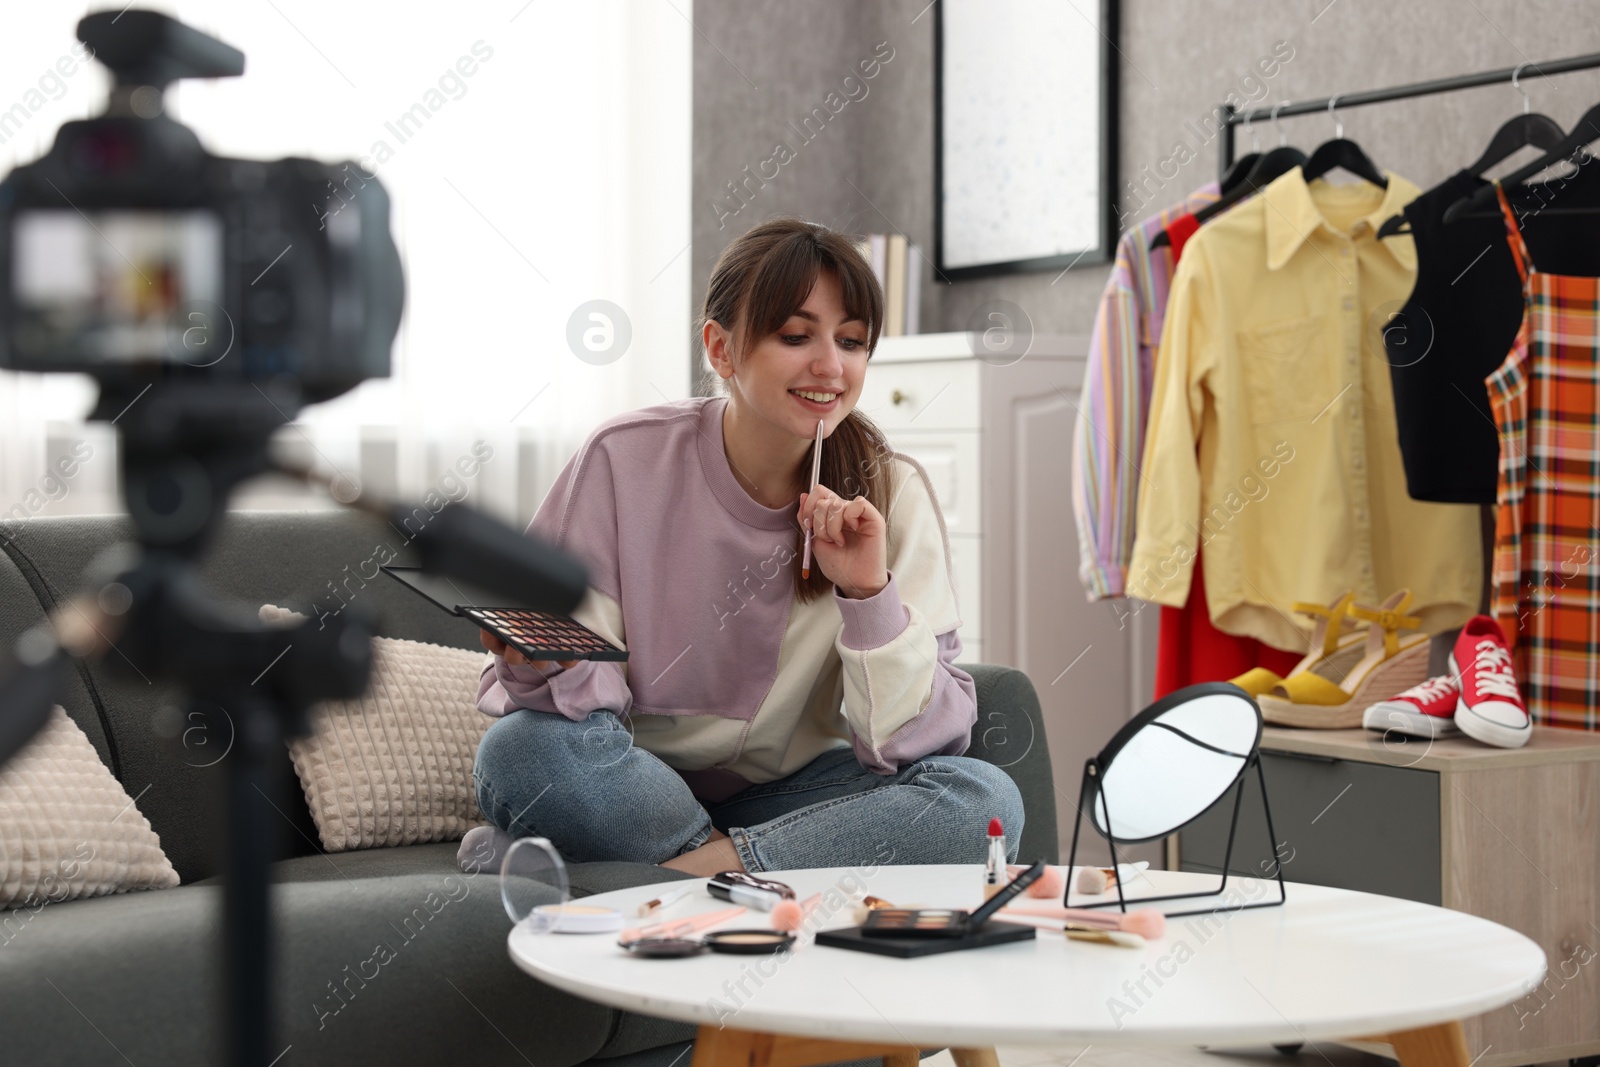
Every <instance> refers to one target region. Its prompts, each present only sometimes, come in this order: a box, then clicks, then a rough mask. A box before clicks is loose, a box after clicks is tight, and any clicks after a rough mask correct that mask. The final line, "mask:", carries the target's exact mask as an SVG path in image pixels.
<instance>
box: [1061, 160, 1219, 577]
mask: <svg viewBox="0 0 1600 1067" xmlns="http://www.w3.org/2000/svg"><path fill="white" fill-rule="evenodd" d="M1217 195H1218V191H1217V185H1216V183H1215V182H1213V183H1211V184H1209V185H1205V186H1202V187H1201V188H1200V189H1197V190H1196V191H1195V192H1193V193H1191V194H1189V197H1188V199H1186V200H1184V201H1183V203H1181V204H1175V205H1174V206H1172V207H1169V208H1167V209H1166V210H1165V211H1162V212H1160V213H1158V214H1156V215H1153V216H1151V217H1150V218H1148V219H1145V220H1144V221H1143V222H1141V223H1139V224H1138V225H1137V226H1135V227H1134V228H1133V229H1131V230H1129V231H1128V232H1127V233H1124V234H1123V235H1122V239H1121V240H1120V241H1118V242H1117V258H1116V262H1115V264H1114V265H1113V266H1112V268H1111V277H1110V279H1108V280H1107V282H1106V288H1105V292H1104V293H1103V294H1102V295H1101V297H1100V307H1099V310H1098V311H1096V313H1095V317H1094V331H1093V332H1092V333H1091V334H1090V336H1089V360H1088V365H1087V366H1086V367H1085V368H1084V375H1083V393H1082V395H1081V397H1080V398H1079V401H1078V424H1077V426H1076V427H1075V428H1074V430H1073V456H1072V511H1073V515H1074V516H1075V517H1076V519H1077V525H1078V554H1079V566H1078V574H1079V577H1081V578H1082V579H1083V587H1084V590H1085V591H1086V592H1087V593H1088V594H1089V599H1090V600H1102V599H1104V598H1106V597H1114V596H1122V595H1124V588H1125V586H1126V583H1127V577H1128V561H1129V560H1130V559H1131V558H1132V556H1133V516H1134V503H1135V499H1134V498H1135V494H1136V492H1137V490H1138V486H1139V467H1140V458H1141V456H1142V454H1143V452H1144V424H1145V418H1146V416H1147V415H1148V414H1149V411H1150V384H1151V382H1152V381H1153V380H1154V378H1155V353H1156V346H1157V345H1159V344H1160V343H1161V325H1162V321H1163V319H1164V318H1165V317H1166V312H1167V289H1168V287H1169V286H1170V285H1171V283H1172V264H1173V259H1172V250H1171V248H1158V249H1156V250H1155V251H1154V252H1152V251H1151V250H1150V241H1151V240H1152V239H1153V238H1154V237H1155V235H1156V234H1158V233H1160V232H1161V231H1163V230H1165V229H1166V228H1167V227H1168V226H1169V225H1171V224H1172V222H1173V221H1174V220H1176V219H1177V218H1178V217H1179V216H1182V215H1185V214H1189V213H1192V212H1196V211H1199V210H1200V209H1201V208H1203V207H1205V206H1206V205H1207V204H1210V203H1213V202H1215V201H1216V199H1217Z"/></svg>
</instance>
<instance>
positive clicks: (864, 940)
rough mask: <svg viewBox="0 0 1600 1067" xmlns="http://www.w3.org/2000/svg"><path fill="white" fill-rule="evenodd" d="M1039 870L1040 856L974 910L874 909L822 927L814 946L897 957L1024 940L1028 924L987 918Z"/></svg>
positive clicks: (1028, 937) (1028, 934)
mask: <svg viewBox="0 0 1600 1067" xmlns="http://www.w3.org/2000/svg"><path fill="white" fill-rule="evenodd" d="M1044 869H1045V865H1044V861H1043V860H1040V861H1039V862H1038V863H1035V864H1034V865H1033V866H1032V867H1029V868H1028V869H1027V870H1025V871H1023V872H1022V873H1021V874H1019V875H1017V876H1016V877H1015V878H1013V879H1012V880H1011V881H1010V882H1008V883H1006V884H1005V885H1004V886H1003V887H1001V888H1000V890H999V891H998V892H996V893H995V894H994V896H992V897H990V898H989V899H988V900H986V901H984V903H983V906H982V907H980V908H978V909H977V910H976V911H971V912H967V911H961V910H958V909H955V908H918V909H911V908H875V909H873V910H872V911H869V912H868V913H867V918H866V921H865V922H863V923H862V924H861V925H860V926H851V927H846V928H844V929H841V930H823V931H821V932H820V933H818V934H817V939H816V941H817V944H819V945H828V946H830V947H832V948H847V949H852V950H854V951H856V952H874V953H877V954H878V955H881V956H896V957H899V958H900V959H910V958H912V957H915V956H931V955H933V954H934V953H938V952H956V951H959V950H961V949H968V948H982V947H984V946H985V945H999V944H1004V943H1006V942H1009V941H1029V940H1032V939H1033V937H1034V929H1033V927H1031V926H1023V925H1021V924H1019V923H1006V922H992V921H990V919H991V916H993V915H994V913H995V912H997V911H999V910H1000V909H1001V908H1003V907H1005V905H1006V904H1007V903H1009V902H1010V901H1011V900H1012V899H1014V898H1015V897H1016V896H1017V894H1018V893H1021V892H1022V891H1023V890H1024V889H1026V888H1027V887H1028V886H1030V885H1032V884H1033V883H1034V882H1036V881H1038V880H1039V878H1040V876H1041V875H1043V874H1044Z"/></svg>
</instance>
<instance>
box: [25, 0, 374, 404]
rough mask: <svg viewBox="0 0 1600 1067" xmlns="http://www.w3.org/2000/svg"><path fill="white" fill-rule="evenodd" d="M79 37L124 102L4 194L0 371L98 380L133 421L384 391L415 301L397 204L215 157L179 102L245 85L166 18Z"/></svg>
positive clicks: (300, 166)
mask: <svg viewBox="0 0 1600 1067" xmlns="http://www.w3.org/2000/svg"><path fill="white" fill-rule="evenodd" d="M78 36H79V38H80V39H81V40H82V41H83V42H84V43H85V44H87V45H88V46H89V48H90V49H92V51H93V53H94V57H95V58H96V59H97V60H99V61H100V62H101V63H103V64H104V65H105V66H106V67H108V68H109V69H110V70H111V72H112V75H113V77H114V79H115V84H114V86H113V88H112V90H111V95H110V100H109V103H108V106H107V108H106V112H105V114H103V115H101V116H99V117H96V118H90V119H84V120H81V121H77V122H69V123H66V124H65V125H63V126H62V127H61V129H60V131H59V132H58V133H57V135H56V140H55V144H54V145H53V146H52V147H51V149H50V152H49V154H48V155H46V156H45V157H44V158H42V159H40V160H38V161H37V162H35V163H32V164H29V165H26V166H22V167H18V168H17V169H16V170H14V171H13V172H12V173H11V174H9V175H8V176H7V177H6V179H5V180H4V182H0V327H3V328H0V367H4V368H8V369H11V370H19V371H78V372H82V373H87V374H91V375H93V376H94V377H95V378H96V379H97V380H98V381H99V382H100V383H101V386H102V392H103V394H107V395H109V397H110V399H112V400H118V401H121V402H126V399H127V398H128V397H129V396H131V395H133V394H136V393H137V392H139V391H140V390H142V389H143V388H144V387H145V386H146V385H148V384H150V383H151V382H157V381H168V382H178V381H190V382H194V381H204V382H208V383H212V384H213V385H222V384H224V383H226V384H227V385H231V386H239V385H247V384H248V383H264V382H267V381H277V382H279V383H285V382H288V381H290V380H292V381H293V382H294V383H295V390H294V391H295V392H296V393H297V394H298V397H299V402H303V403H313V402H316V401H319V400H326V399H328V398H330V397H334V396H338V395H339V394H340V393H343V392H345V391H347V390H349V389H350V388H352V387H353V386H355V385H357V384H359V383H360V382H362V381H364V380H365V379H368V378H375V377H387V376H388V374H389V350H390V346H391V345H392V343H393V340H394V336H395V332H396V330H397V329H398V328H399V323H400V311H401V307H402V305H403V303H404V292H405V287H404V281H403V279H402V275H401V270H400V255H399V252H398V251H397V249H396V248H395V244H394V241H393V239H392V238H391V237H390V234H389V197H388V194H387V193H386V192H385V191H384V188H383V186H382V184H381V183H379V182H378V181H377V180H376V179H375V178H374V177H373V176H371V175H370V174H364V173H363V172H362V171H361V169H360V168H359V166H356V165H354V164H344V165H339V164H329V163H323V162H319V161H316V160H311V159H292V158H291V159H280V160H275V161H260V160H249V159H227V158H224V157H222V156H216V155H212V154H211V153H209V152H207V151H206V150H205V148H204V147H203V146H202V145H201V143H200V139H199V138H198V137H196V136H195V134H194V131H192V130H191V129H189V128H188V127H187V126H184V125H182V124H181V123H179V122H177V121H175V120H174V119H172V118H170V117H168V116H167V115H166V114H165V112H164V108H163V94H164V92H165V90H166V88H167V86H168V85H170V84H171V83H172V82H174V81H176V80H178V79H180V78H222V77H231V76H236V75H239V74H241V73H243V71H244V53H243V52H241V51H239V50H238V49H236V48H233V47H231V46H229V45H227V44H224V43H223V42H222V41H219V40H217V39H216V38H213V37H210V36H207V35H206V34H204V33H201V32H199V31H198V30H195V29H192V28H190V27H188V26H186V25H184V24H183V23H180V22H177V21H176V20H174V19H171V18H169V17H168V16H166V15H163V14H160V13H158V12H154V11H123V12H120V13H118V12H114V11H105V12H99V13H96V14H91V15H88V16H86V17H85V18H84V19H83V20H82V21H81V22H79V23H78ZM295 402H296V401H294V400H293V399H291V400H290V403H295Z"/></svg>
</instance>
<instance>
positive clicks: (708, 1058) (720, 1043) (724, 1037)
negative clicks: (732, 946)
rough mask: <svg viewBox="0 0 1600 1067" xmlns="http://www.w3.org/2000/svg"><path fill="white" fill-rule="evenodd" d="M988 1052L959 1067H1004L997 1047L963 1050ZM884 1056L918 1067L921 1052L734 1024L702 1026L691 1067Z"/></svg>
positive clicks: (796, 1066) (808, 1066) (902, 1066)
mask: <svg viewBox="0 0 1600 1067" xmlns="http://www.w3.org/2000/svg"><path fill="white" fill-rule="evenodd" d="M968 1053H970V1054H972V1055H975V1056H979V1057H981V1056H983V1055H984V1054H985V1053H987V1055H988V1057H989V1058H988V1059H987V1060H983V1059H976V1060H971V1061H967V1062H963V1061H961V1060H960V1059H957V1061H956V1062H957V1064H958V1067H999V1064H998V1062H997V1061H996V1060H995V1059H994V1050H993V1049H978V1050H968V1049H963V1050H961V1053H960V1054H968ZM868 1057H882V1058H883V1065H884V1067H917V1060H918V1050H917V1049H916V1048H913V1047H911V1046H908V1045H889V1044H880V1043H877V1042H873V1041H834V1040H831V1039H829V1038H823V1037H795V1036H793V1035H791V1034H767V1033H762V1032H760V1031H757V1030H736V1029H734V1028H733V1027H731V1026H723V1027H718V1026H702V1027H701V1028H700V1031H699V1033H697V1034H696V1035H695V1039H694V1059H693V1061H692V1067H820V1065H821V1064H828V1063H846V1062H849V1061H850V1060H864V1059H867V1058H868Z"/></svg>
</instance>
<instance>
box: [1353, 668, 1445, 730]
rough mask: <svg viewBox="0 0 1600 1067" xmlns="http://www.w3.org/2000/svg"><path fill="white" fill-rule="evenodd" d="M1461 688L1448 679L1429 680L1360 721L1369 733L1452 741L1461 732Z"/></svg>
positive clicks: (1378, 705) (1413, 687)
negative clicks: (1458, 718) (1458, 707)
mask: <svg viewBox="0 0 1600 1067" xmlns="http://www.w3.org/2000/svg"><path fill="white" fill-rule="evenodd" d="M1460 697H1461V686H1460V685H1458V684H1457V683H1456V680H1455V679H1454V678H1452V677H1449V676H1447V675H1440V676H1439V677H1437V678H1429V679H1428V680H1427V681H1425V682H1423V683H1422V684H1421V685H1414V686H1412V687H1411V688H1410V689H1407V690H1406V691H1405V692H1404V693H1401V694H1400V695H1399V696H1393V697H1390V698H1389V699H1388V700H1385V701H1383V702H1382V703H1380V704H1374V705H1372V707H1370V708H1368V709H1367V710H1366V713H1365V714H1363V715H1362V717H1361V725H1362V726H1365V727H1366V728H1367V729H1369V730H1382V731H1384V732H1385V733H1387V732H1388V731H1390V730H1393V731H1394V732H1395V733H1397V734H1408V735H1410V736H1411V737H1428V738H1433V737H1451V736H1453V735H1455V734H1459V733H1460V732H1461V728H1460V727H1459V726H1457V725H1456V724H1455V714H1456V702H1457V701H1458V700H1459V699H1460Z"/></svg>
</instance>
